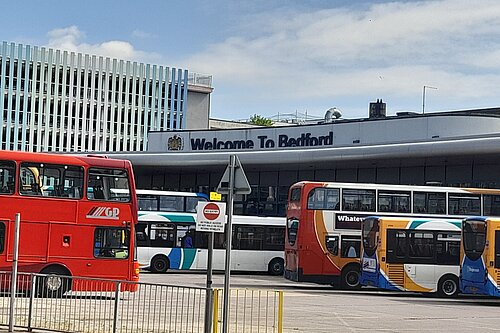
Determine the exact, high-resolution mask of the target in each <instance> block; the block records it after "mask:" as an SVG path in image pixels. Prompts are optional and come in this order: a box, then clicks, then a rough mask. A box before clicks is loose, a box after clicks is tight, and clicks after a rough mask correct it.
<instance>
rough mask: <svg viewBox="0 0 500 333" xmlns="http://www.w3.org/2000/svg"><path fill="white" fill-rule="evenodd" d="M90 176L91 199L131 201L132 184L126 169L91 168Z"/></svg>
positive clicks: (88, 192)
mask: <svg viewBox="0 0 500 333" xmlns="http://www.w3.org/2000/svg"><path fill="white" fill-rule="evenodd" d="M88 178H89V179H88V188H87V198H88V199H89V200H102V201H120V202H129V201H130V198H131V195H130V184H129V180H128V179H129V178H128V173H127V171H126V170H122V169H102V168H90V169H89V177H88Z"/></svg>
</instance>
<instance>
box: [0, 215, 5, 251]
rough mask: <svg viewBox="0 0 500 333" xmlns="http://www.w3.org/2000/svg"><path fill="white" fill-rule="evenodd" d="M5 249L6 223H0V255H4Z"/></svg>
mask: <svg viewBox="0 0 500 333" xmlns="http://www.w3.org/2000/svg"><path fill="white" fill-rule="evenodd" d="M4 248H5V223H3V222H0V253H3V251H4Z"/></svg>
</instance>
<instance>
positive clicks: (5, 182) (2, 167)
mask: <svg viewBox="0 0 500 333" xmlns="http://www.w3.org/2000/svg"><path fill="white" fill-rule="evenodd" d="M15 175H16V165H15V163H14V162H12V161H0V194H12V193H14V180H15Z"/></svg>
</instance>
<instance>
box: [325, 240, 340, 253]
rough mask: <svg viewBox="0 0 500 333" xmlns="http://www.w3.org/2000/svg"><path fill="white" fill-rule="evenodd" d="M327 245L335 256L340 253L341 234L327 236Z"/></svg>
mask: <svg viewBox="0 0 500 333" xmlns="http://www.w3.org/2000/svg"><path fill="white" fill-rule="evenodd" d="M325 245H326V249H327V250H328V252H330V253H331V254H333V255H334V256H337V255H338V254H339V236H326V239H325Z"/></svg>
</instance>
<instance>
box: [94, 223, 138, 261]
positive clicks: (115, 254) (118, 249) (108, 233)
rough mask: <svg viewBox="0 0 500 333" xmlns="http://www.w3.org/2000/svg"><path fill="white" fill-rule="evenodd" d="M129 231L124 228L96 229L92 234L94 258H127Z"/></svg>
mask: <svg viewBox="0 0 500 333" xmlns="http://www.w3.org/2000/svg"><path fill="white" fill-rule="evenodd" d="M129 245H130V239H129V230H128V229H125V228H97V229H96V230H95V232H94V256H95V257H98V258H99V257H100V258H117V259H125V258H128V253H129Z"/></svg>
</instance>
